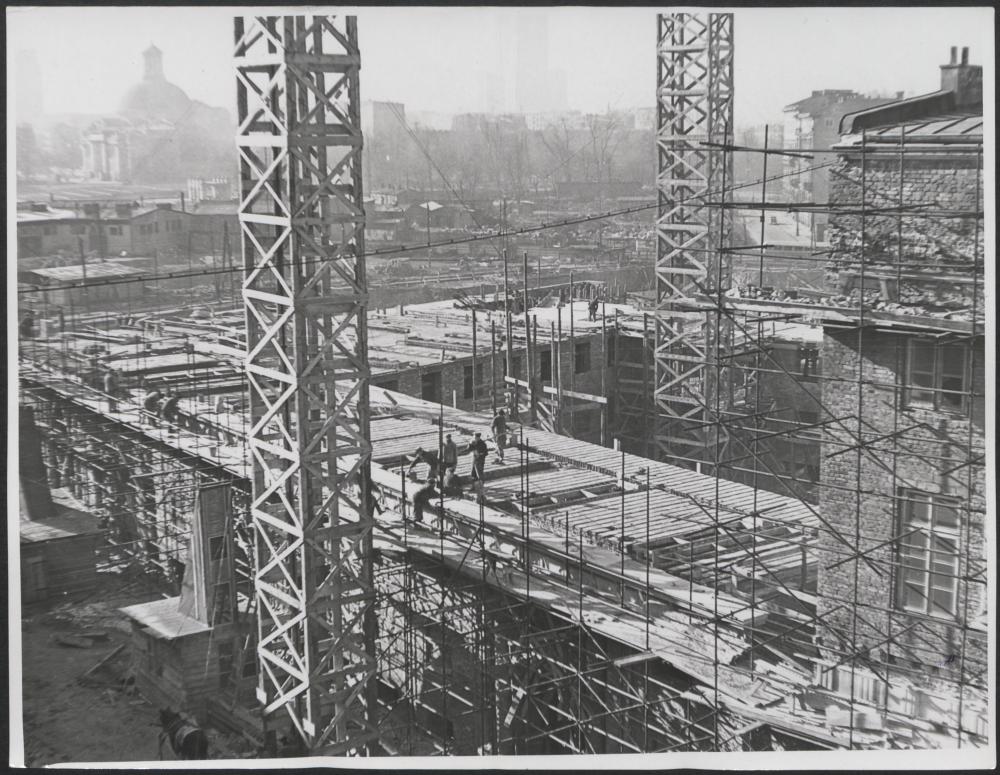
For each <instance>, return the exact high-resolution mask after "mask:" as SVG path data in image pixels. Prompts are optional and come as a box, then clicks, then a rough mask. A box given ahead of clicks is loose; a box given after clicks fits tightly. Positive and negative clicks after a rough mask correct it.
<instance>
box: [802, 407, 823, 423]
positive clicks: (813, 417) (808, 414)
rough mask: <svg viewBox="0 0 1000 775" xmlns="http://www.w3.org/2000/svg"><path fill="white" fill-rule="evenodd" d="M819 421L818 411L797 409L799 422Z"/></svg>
mask: <svg viewBox="0 0 1000 775" xmlns="http://www.w3.org/2000/svg"><path fill="white" fill-rule="evenodd" d="M818 422H819V412H818V411H815V410H811V409H799V423H800V424H802V425H816V423H818Z"/></svg>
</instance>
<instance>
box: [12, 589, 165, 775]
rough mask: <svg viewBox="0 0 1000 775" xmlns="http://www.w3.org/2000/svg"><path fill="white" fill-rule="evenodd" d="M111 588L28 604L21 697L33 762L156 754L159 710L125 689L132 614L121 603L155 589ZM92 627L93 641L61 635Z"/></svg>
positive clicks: (28, 760)
mask: <svg viewBox="0 0 1000 775" xmlns="http://www.w3.org/2000/svg"><path fill="white" fill-rule="evenodd" d="M109 591H110V592H111V593H112V594H111V595H110V596H109V597H108V598H106V599H103V600H101V601H100V602H95V601H94V598H91V599H89V600H86V601H76V602H75V601H70V600H65V601H58V602H55V603H52V602H50V603H48V604H37V605H35V606H33V607H28V608H25V609H24V610H23V611H22V618H21V622H22V628H21V638H22V641H21V655H22V673H21V677H22V682H23V683H22V689H21V696H22V703H23V706H22V707H23V713H24V753H25V764H27V766H29V767H40V766H44V765H46V764H56V763H61V762H99V761H155V760H156V759H157V751H156V749H157V735H158V733H159V723H158V721H157V717H156V709H155V708H153V707H152V706H151V705H150V704H149V703H147V702H146V701H145V700H143V699H142V698H141V697H139V696H138V695H135V694H134V693H129V692H126V691H123V688H122V686H121V683H120V682H121V679H122V678H123V677H124V676H125V673H126V672H127V670H128V662H129V659H130V656H129V648H128V643H129V635H128V632H129V631H128V623H127V621H126V620H125V618H124V617H123V616H121V615H120V614H119V613H117V611H116V610H115V609H116V608H117V607H118V606H119V605H128V604H129V603H132V602H139V601H141V600H143V599H149V595H148V593H147V594H141V593H140V594H133V595H132V596H129V595H122V594H114V592H115V590H109ZM95 597H98V596H95ZM99 597H103V596H99ZM133 597H134V599H131V598H133ZM85 632H90V633H97V634H98V635H99V637H98V638H96V639H93V640H90V641H89V642H90V643H91V644H92V645H90V647H89V648H78V647H73V646H66V645H62V644H60V643H58V642H57V641H56V638H58V637H60V636H73V635H78V634H81V633H85ZM101 634H103V635H104V637H100V635H101ZM122 644H125V649H124V650H123V651H122V652H121V653H120V654H119V655H118V656H117V657H116V658H115V659H113V660H111V661H110V662H109V663H108V664H107V665H106V666H105V667H104V668H102V669H100V670H98V671H96V672H95V673H94V674H93V676H92V680H91V681H90V682H88V684H87V685H83V684H81V683H80V682H79V681H78V679H79V677H80V676H81V675H82V674H83V673H85V672H86V671H87V670H88V669H89V668H91V667H93V666H94V665H95V664H97V662H99V661H100V660H101V659H102V658H103V657H105V656H107V655H108V654H110V653H111V652H112V651H113V650H114V649H115V647H117V646H119V645H122ZM11 689H12V690H13V689H14V683H13V681H12V685H11Z"/></svg>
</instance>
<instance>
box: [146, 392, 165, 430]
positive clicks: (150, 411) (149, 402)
mask: <svg viewBox="0 0 1000 775" xmlns="http://www.w3.org/2000/svg"><path fill="white" fill-rule="evenodd" d="M161 398H163V393H161V392H160V391H159V390H157V389H156V388H153V389H152V390H151V391H149V392H148V393H146V397H145V398H143V399H142V408H143V409H145V410H146V417H147V418H148V419H149V422H150V424H152V425H154V426H155V425H159V423H158V422H157V421H156V413H157V411H158V410H159V408H160V399H161Z"/></svg>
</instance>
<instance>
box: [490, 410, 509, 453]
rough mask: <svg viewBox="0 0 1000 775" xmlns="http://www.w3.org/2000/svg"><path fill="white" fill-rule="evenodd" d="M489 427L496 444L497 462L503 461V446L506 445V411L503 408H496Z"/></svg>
mask: <svg viewBox="0 0 1000 775" xmlns="http://www.w3.org/2000/svg"><path fill="white" fill-rule="evenodd" d="M490 429H491V430H492V431H493V440H494V441H495V442H496V445H497V462H498V463H503V448H504V447H506V446H507V413H506V412H504V410H503V409H497V413H496V414H495V415H494V417H493V422H492V423H490Z"/></svg>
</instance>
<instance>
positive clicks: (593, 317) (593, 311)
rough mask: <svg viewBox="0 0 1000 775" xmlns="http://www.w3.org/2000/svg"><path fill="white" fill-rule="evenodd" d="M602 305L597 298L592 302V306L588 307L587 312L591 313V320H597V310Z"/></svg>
mask: <svg viewBox="0 0 1000 775" xmlns="http://www.w3.org/2000/svg"><path fill="white" fill-rule="evenodd" d="M600 304H601V300H600V299H599V298H597V297H596V296H595V297H594V298H592V299H591V300H590V304H588V305H587V312H588V313H589V319H590V320H597V308H598V307H599V306H600Z"/></svg>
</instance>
